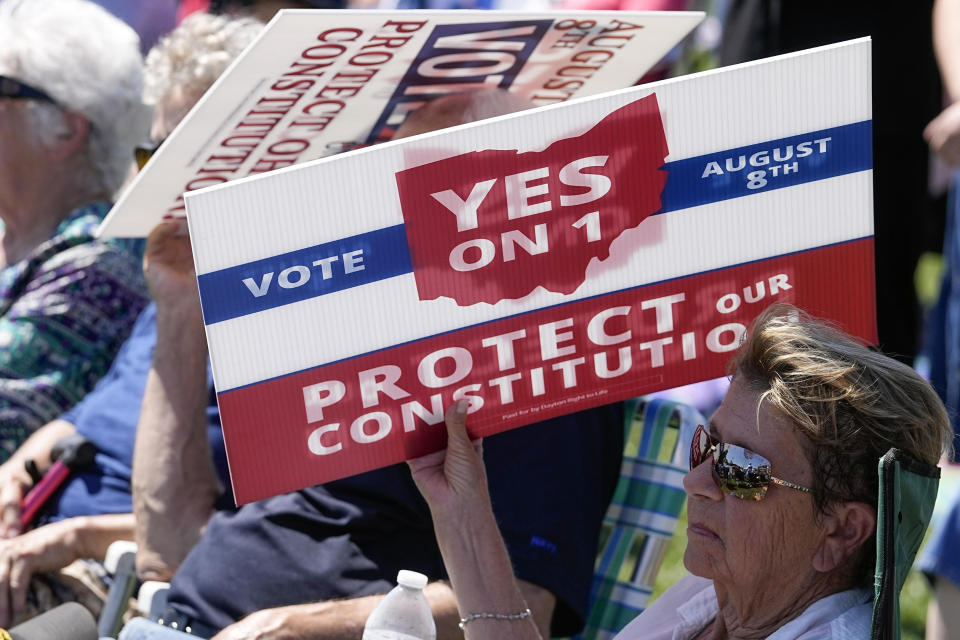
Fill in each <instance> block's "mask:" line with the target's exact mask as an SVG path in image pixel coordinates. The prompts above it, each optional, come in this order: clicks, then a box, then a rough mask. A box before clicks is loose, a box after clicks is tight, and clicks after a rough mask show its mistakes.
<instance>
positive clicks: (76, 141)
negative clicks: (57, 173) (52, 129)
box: [50, 111, 90, 160]
mask: <svg viewBox="0 0 960 640" xmlns="http://www.w3.org/2000/svg"><path fill="white" fill-rule="evenodd" d="M89 136H90V121H89V120H87V118H86V117H84V116H82V115H80V114H79V113H76V112H75V111H65V112H64V113H63V119H62V126H61V127H60V130H59V131H57V134H56V137H55V138H54V142H53V145H51V147H50V155H51V156H52V158H54V159H55V160H65V159H67V158H70V157H73V156H75V155H77V154H78V153H80V152H81V151H82V150H83V149H84V147H85V146H86V144H87V138H88V137H89Z"/></svg>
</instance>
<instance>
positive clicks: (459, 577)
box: [434, 505, 553, 640]
mask: <svg viewBox="0 0 960 640" xmlns="http://www.w3.org/2000/svg"><path fill="white" fill-rule="evenodd" d="M469 513H470V516H469V518H468V522H465V521H464V519H463V518H462V517H456V518H452V517H444V515H443V514H436V513H435V514H434V530H435V531H436V534H437V542H438V544H439V546H440V553H441V554H442V555H443V562H444V566H445V567H446V569H447V573H448V574H449V575H450V582H451V584H452V585H453V590H454V592H455V593H456V598H457V605H458V608H459V611H460V615H461V616H462V617H467V616H470V615H471V614H477V613H493V614H505V615H509V614H517V613H520V612H521V611H523V610H524V609H526V608H527V607H528V603H527V602H526V600H525V598H524V595H523V593H522V592H521V589H520V586H519V584H518V582H517V580H516V578H515V576H514V573H513V567H512V565H511V563H510V557H509V555H508V553H507V548H506V545H505V544H504V542H503V538H502V537H501V535H500V530H499V528H498V527H497V523H496V519H495V518H494V515H493V511H492V510H491V509H490V507H489V505H477V507H476V508H475V509H473V510H471V511H470V512H469ZM541 591H542V590H541ZM529 605H530V608H531V610H535V611H537V612H538V613H540V614H541V615H537V616H536V617H535V618H533V617H531V618H525V619H520V620H498V619H484V618H478V619H475V620H473V621H472V622H469V623H467V625H466V626H465V627H464V635H465V636H466V637H467V638H469V639H471V640H481V639H485V638H499V637H502V636H503V635H505V634H507V635H509V637H511V638H517V639H521V640H522V639H530V640H534V639H539V638H541V633H542V632H543V631H544V628H547V629H548V628H549V620H550V614H551V613H552V609H553V607H552V598H551V599H550V605H551V606H549V609H548V610H547V611H544V610H543V609H544V608H546V607H537V606H536V603H529ZM538 622H539V627H540V628H538ZM506 625H509V626H506Z"/></svg>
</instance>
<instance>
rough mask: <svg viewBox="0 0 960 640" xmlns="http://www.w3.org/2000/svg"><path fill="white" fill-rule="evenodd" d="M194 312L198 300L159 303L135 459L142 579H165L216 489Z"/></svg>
mask: <svg viewBox="0 0 960 640" xmlns="http://www.w3.org/2000/svg"><path fill="white" fill-rule="evenodd" d="M198 314H199V308H198V306H197V307H196V308H195V307H191V306H189V305H184V306H183V307H178V306H176V305H172V307H171V306H169V305H168V306H165V305H159V304H158V308H157V344H156V348H155V350H154V361H153V367H152V369H151V370H150V373H149V376H148V377H147V385H146V389H145V391H144V398H143V406H142V409H141V413H140V423H139V425H138V427H137V439H136V445H135V447H134V461H133V496H134V512H135V514H136V540H137V544H138V546H139V551H138V553H137V568H138V571H139V572H140V575H141V577H142V578H144V579H154V580H157V579H159V580H168V579H170V577H171V576H172V574H173V572H174V571H175V570H176V568H177V567H178V566H179V565H180V563H181V562H182V561H183V558H184V557H185V556H186V554H187V553H188V552H189V551H190V549H191V548H192V547H193V545H194V544H195V543H196V541H197V539H198V538H199V537H200V534H201V533H202V530H203V527H204V526H205V525H206V522H207V520H208V519H209V517H210V514H211V513H212V511H213V505H214V502H215V501H216V498H217V496H218V495H219V493H220V487H219V481H218V480H217V475H216V471H215V470H214V467H213V461H212V455H211V451H210V444H209V441H208V438H207V422H206V404H207V373H206V371H207V369H206V367H207V364H206V362H207V355H206V354H207V348H206V340H205V338H204V335H203V324H202V321H201V320H200V318H199V317H197V315H198Z"/></svg>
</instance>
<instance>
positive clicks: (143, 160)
mask: <svg viewBox="0 0 960 640" xmlns="http://www.w3.org/2000/svg"><path fill="white" fill-rule="evenodd" d="M164 140H166V138H164V139H163V140H161V141H160V142H158V143H157V144H155V145H153V146H147V145H137V147H136V148H135V149H134V150H133V158H134V160H136V161H137V171H139V170H140V169H143V167H144V166H146V164H147V163H148V162H150V158H152V157H153V154H155V153H156V152H157V149H159V148H160V145H162V144H163V142H164Z"/></svg>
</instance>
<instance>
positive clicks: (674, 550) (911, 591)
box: [652, 507, 930, 640]
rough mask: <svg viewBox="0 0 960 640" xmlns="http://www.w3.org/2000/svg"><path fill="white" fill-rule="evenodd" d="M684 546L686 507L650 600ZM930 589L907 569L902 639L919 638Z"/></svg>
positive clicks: (677, 572)
mask: <svg viewBox="0 0 960 640" xmlns="http://www.w3.org/2000/svg"><path fill="white" fill-rule="evenodd" d="M686 546H687V509H686V507H684V509H683V513H681V514H680V522H679V523H677V533H676V534H675V535H674V536H673V539H672V540H671V541H670V545H669V546H668V547H667V552H666V555H665V556H664V558H663V566H662V567H661V568H660V573H659V574H657V583H656V586H655V587H654V590H653V596H652V599H656V597H657V596H659V595H660V594H661V593H663V592H664V591H665V590H666V589H667V587H669V586H670V585H672V584H673V583H674V582H676V581H677V580H679V579H680V578H681V577H683V575H684V574H685V573H686V570H685V569H684V568H683V550H684V548H685V547H686ZM929 599H930V590H929V589H928V588H927V581H926V579H925V578H924V577H923V576H922V575H920V574H919V573H918V572H916V571H911V572H910V576H909V577H908V578H907V582H906V584H905V585H904V587H903V592H902V593H901V594H900V619H901V620H902V622H903V636H902V638H903V640H923V634H924V629H925V627H926V619H927V602H928V600H929Z"/></svg>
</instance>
